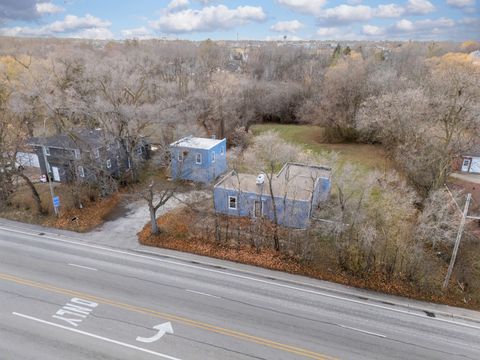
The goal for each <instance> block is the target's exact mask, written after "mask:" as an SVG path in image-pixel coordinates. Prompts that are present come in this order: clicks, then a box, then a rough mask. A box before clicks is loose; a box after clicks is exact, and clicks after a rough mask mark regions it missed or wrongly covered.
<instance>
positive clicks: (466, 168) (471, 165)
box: [461, 154, 480, 174]
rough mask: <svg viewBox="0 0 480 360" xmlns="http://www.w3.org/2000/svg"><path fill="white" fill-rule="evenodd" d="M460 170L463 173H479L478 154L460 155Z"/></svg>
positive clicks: (479, 156)
mask: <svg viewBox="0 0 480 360" xmlns="http://www.w3.org/2000/svg"><path fill="white" fill-rule="evenodd" d="M461 171H462V172H464V173H471V174H480V154H479V155H465V156H462V167H461Z"/></svg>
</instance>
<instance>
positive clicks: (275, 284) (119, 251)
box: [0, 226, 480, 330]
mask: <svg viewBox="0 0 480 360" xmlns="http://www.w3.org/2000/svg"><path fill="white" fill-rule="evenodd" d="M0 230H5V231H9V232H13V233H18V234H24V235H28V236H32V237H35V236H38V234H35V233H29V232H26V231H19V230H12V229H8V228H4V227H2V226H0ZM41 238H42V239H51V240H55V241H58V242H63V243H66V244H73V245H78V246H83V247H87V248H92V249H97V250H103V251H108V252H112V253H116V254H122V255H128V256H132V257H137V258H141V259H148V260H153V261H157V262H163V263H166V264H173V265H177V266H183V267H188V268H192V269H197V270H203V271H206V272H211V273H216V274H222V275H226V276H231V277H236V278H239V279H245V280H251V281H255V282H258V283H262V284H268V285H273V286H277V287H281V288H285V289H291V290H297V291H301V292H304V293H309V294H315V295H319V296H324V297H328V298H331V299H336V300H342V301H347V302H351V303H355V304H360V305H364V306H370V307H373V308H377V309H383V310H389V311H392V312H396V313H399V314H405V315H410V316H415V317H419V318H422V319H427V320H432V321H440V322H444V323H447V324H452V325H457V326H463V327H468V328H471V329H476V330H480V326H475V325H470V324H466V323H463V322H457V321H453V320H447V319H440V318H438V317H429V316H425V315H423V314H415V313H412V312H410V311H405V310H400V309H394V308H391V307H388V306H383V305H378V304H372V303H368V302H364V301H360V300H354V299H349V298H346V297H342V296H338V295H331V294H326V293H323V292H321V291H316V290H309V289H302V288H300V287H298V286H291V285H286V284H280V283H276V282H272V281H267V280H262V279H256V278H254V277H251V276H245V275H238V274H232V273H228V272H226V271H220V270H214V269H208V268H205V267H203V266H196V265H190V264H184V263H181V262H178V261H173V260H165V259H159V258H157V257H153V256H147V255H140V254H135V253H132V252H129V251H125V250H117V249H112V248H108V247H105V246H100V245H93V244H85V243H82V242H80V241H74V240H65V239H58V238H54V237H51V236H42V237H41ZM34 239H36V238H34ZM185 261H188V260H185ZM259 276H262V275H259ZM279 281H282V280H281V279H279ZM306 286H315V285H309V284H306ZM352 296H355V295H353V294H352ZM372 300H375V299H372ZM375 301H380V300H375ZM412 309H413V310H416V311H419V312H423V310H422V309H420V308H418V309H417V308H415V307H412ZM447 315H448V314H444V316H447ZM452 317H453V316H452ZM471 321H475V320H471Z"/></svg>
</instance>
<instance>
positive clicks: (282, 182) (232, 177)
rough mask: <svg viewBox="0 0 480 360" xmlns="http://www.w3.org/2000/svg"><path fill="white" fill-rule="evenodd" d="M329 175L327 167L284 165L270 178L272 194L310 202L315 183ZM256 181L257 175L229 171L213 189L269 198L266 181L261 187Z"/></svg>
mask: <svg viewBox="0 0 480 360" xmlns="http://www.w3.org/2000/svg"><path fill="white" fill-rule="evenodd" d="M330 175H331V169H330V168H327V167H323V166H312V165H304V164H296V163H286V164H285V165H284V166H283V168H282V169H281V170H280V172H279V173H278V174H277V175H274V177H273V178H272V188H273V194H274V196H276V197H282V198H283V197H284V196H286V198H287V199H291V200H310V199H311V197H312V193H313V189H314V187H315V183H316V181H317V180H318V179H319V178H326V179H329V178H330ZM256 180H257V175H253V174H242V173H236V172H235V171H231V172H230V173H228V174H227V175H226V176H225V177H224V178H223V179H222V180H221V181H220V182H219V183H217V184H216V185H215V187H216V188H222V189H228V190H236V191H241V192H245V193H253V194H257V195H267V196H269V195H270V192H269V191H270V190H269V187H268V186H269V185H268V180H267V179H265V183H264V184H263V185H258V184H257V183H256Z"/></svg>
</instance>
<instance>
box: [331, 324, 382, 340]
mask: <svg viewBox="0 0 480 360" xmlns="http://www.w3.org/2000/svg"><path fill="white" fill-rule="evenodd" d="M338 326H340V327H341V328H344V329H348V330H353V331H358V332H361V333H364V334H368V335H373V336H378V337H381V338H386V336H385V335H382V334H377V333H374V332H371V331H366V330H362V329H357V328H354V327H350V326H346V325H341V324H338Z"/></svg>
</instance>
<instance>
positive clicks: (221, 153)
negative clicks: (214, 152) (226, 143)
mask: <svg viewBox="0 0 480 360" xmlns="http://www.w3.org/2000/svg"><path fill="white" fill-rule="evenodd" d="M220 155H223V146H222V147H221V148H220Z"/></svg>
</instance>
